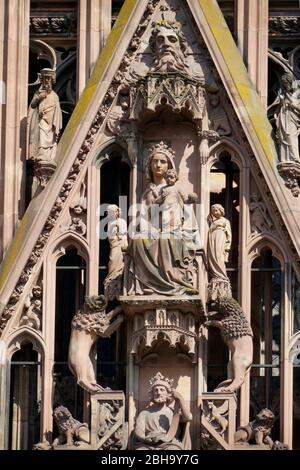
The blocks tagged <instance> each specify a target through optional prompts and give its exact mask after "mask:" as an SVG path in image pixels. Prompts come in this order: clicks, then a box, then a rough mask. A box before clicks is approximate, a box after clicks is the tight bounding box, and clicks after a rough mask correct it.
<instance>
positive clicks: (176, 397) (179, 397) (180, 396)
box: [173, 390, 183, 401]
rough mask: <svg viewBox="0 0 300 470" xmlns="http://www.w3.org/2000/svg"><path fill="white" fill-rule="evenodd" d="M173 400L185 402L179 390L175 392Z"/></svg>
mask: <svg viewBox="0 0 300 470" xmlns="http://www.w3.org/2000/svg"><path fill="white" fill-rule="evenodd" d="M173 398H175V400H179V401H181V400H183V396H182V395H181V393H179V392H178V391H177V390H173Z"/></svg>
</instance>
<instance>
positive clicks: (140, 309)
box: [119, 295, 204, 318]
mask: <svg viewBox="0 0 300 470" xmlns="http://www.w3.org/2000/svg"><path fill="white" fill-rule="evenodd" d="M119 301H120V303H121V305H122V307H123V309H124V311H125V313H126V314H127V315H129V316H133V315H135V314H141V313H144V312H147V311H149V310H153V309H156V308H165V309H170V308H172V309H178V310H180V312H182V313H193V314H194V316H195V317H196V318H200V316H201V315H203V314H204V305H203V300H202V298H201V297H200V296H199V295H189V296H178V297H176V296H173V297H168V296H162V295H121V296H120V297H119Z"/></svg>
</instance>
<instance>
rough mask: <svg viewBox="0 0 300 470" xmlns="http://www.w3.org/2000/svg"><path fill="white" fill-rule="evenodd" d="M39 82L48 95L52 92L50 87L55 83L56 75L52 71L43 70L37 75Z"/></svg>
mask: <svg viewBox="0 0 300 470" xmlns="http://www.w3.org/2000/svg"><path fill="white" fill-rule="evenodd" d="M39 78H40V81H41V82H42V88H43V89H44V90H46V91H47V92H48V93H50V91H52V85H53V84H54V83H55V81H56V73H55V71H54V70H52V69H48V68H44V69H42V70H41V71H40V73H39Z"/></svg>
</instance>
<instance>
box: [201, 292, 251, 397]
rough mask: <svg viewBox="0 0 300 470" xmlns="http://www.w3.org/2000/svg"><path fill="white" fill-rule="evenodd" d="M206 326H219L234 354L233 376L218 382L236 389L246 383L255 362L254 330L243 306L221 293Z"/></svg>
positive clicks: (223, 388) (220, 387)
mask: <svg viewBox="0 0 300 470" xmlns="http://www.w3.org/2000/svg"><path fill="white" fill-rule="evenodd" d="M210 309H211V310H212V311H210V312H209V313H208V315H207V320H206V322H205V323H204V325H205V326H207V327H208V326H213V327H216V328H219V330H220V332H221V336H222V339H223V341H224V342H225V344H226V345H227V347H228V349H229V351H230V352H231V354H232V357H231V363H230V369H231V373H230V377H231V378H230V379H228V380H225V381H224V382H222V383H221V384H219V385H218V387H217V389H216V391H218V392H236V391H237V390H238V389H239V388H240V387H241V385H242V384H243V383H244V380H245V375H246V372H247V371H248V369H249V368H250V366H251V364H252V357H253V343H252V337H253V333H252V330H251V326H250V324H249V322H248V320H247V318H246V316H245V314H244V312H243V310H242V308H241V306H240V304H239V303H238V302H237V301H236V300H234V299H233V298H232V297H219V298H218V299H216V300H215V301H214V302H211V304H210Z"/></svg>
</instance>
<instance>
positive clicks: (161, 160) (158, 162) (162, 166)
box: [150, 153, 168, 177]
mask: <svg viewBox="0 0 300 470" xmlns="http://www.w3.org/2000/svg"><path fill="white" fill-rule="evenodd" d="M150 166H151V171H152V174H153V176H154V177H155V176H158V177H163V176H164V175H165V174H166V172H167V170H168V159H167V157H166V156H165V155H163V154H162V153H156V154H155V155H154V156H153V157H152V160H151V165H150Z"/></svg>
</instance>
